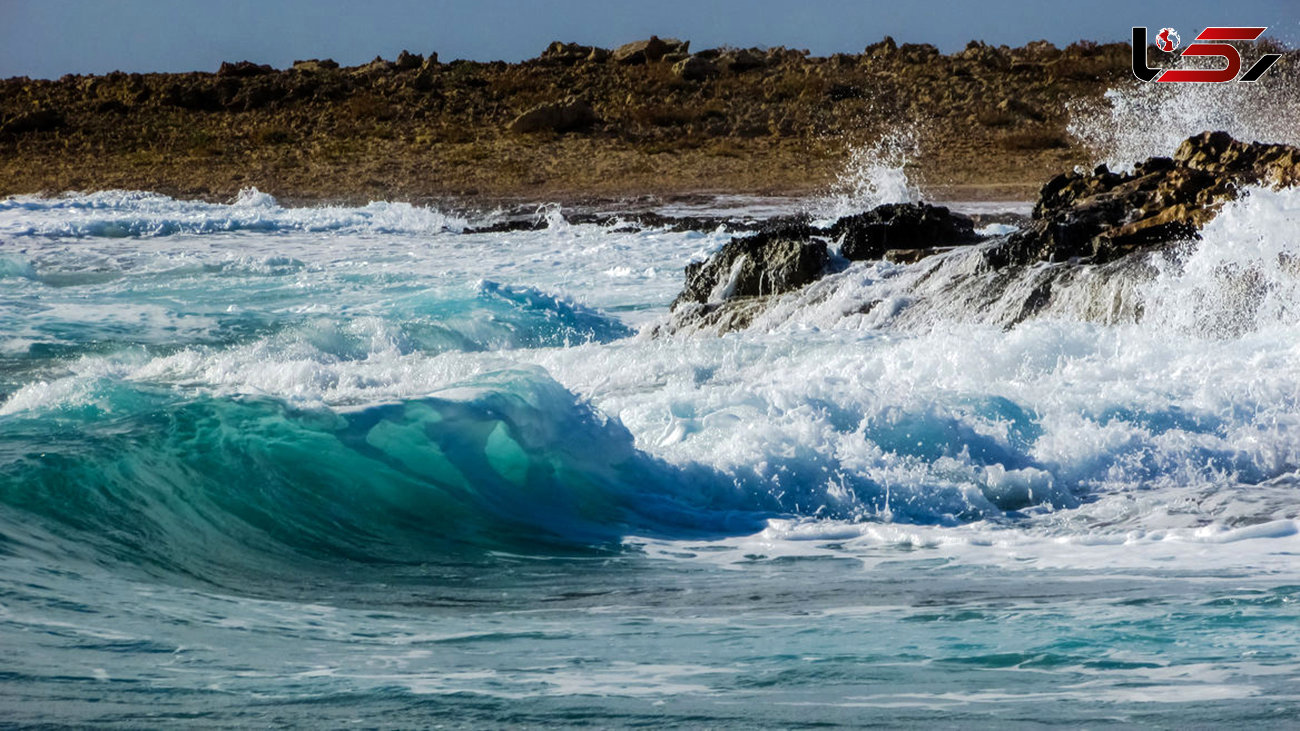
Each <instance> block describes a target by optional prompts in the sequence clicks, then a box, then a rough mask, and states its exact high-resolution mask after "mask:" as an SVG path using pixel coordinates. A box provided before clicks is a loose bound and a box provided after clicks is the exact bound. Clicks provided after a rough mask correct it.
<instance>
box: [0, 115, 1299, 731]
mask: <svg viewBox="0 0 1300 731" xmlns="http://www.w3.org/2000/svg"><path fill="white" fill-rule="evenodd" d="M1193 131H1198V130H1193ZM867 158H868V159H866V161H865V162H863V161H859V162H860V163H861V164H862V165H863V166H864V167H863V169H864V170H866V172H865V173H864V174H865V175H867V178H868V179H867V180H866V182H865V183H862V181H859V182H860V183H862V184H860V185H857V186H856V187H854V186H848V187H849V188H850V189H851V190H850V192H851V193H853V194H854V195H857V196H858V198H857V199H845V198H839V199H833V200H831V199H828V200H818V201H802V200H782V199H755V198H743V197H719V198H714V199H711V200H706V201H699V202H696V203H693V204H691V205H686V204H673V205H665V206H663V207H661V208H659V209H657V210H659V211H661V212H666V213H670V214H676V215H682V214H686V213H697V214H698V213H709V214H713V215H720V216H724V217H725V216H733V217H736V218H750V219H753V218H763V217H765V216H770V215H776V214H781V213H796V212H806V213H809V214H810V215H812V216H814V217H817V216H822V217H827V216H830V217H833V216H834V215H836V212H837V211H841V210H852V209H854V208H855V207H856V208H861V207H862V206H863V205H865V204H866V203H870V202H873V200H875V201H878V200H882V199H884V198H886V197H887V198H899V197H907V196H912V195H914V191H912V190H911V187H910V186H909V184H908V183H907V181H906V179H905V176H903V175H902V169H901V168H900V167H898V166H896V165H892V164H889V163H888V161H884V162H882V161H881V160H880V159H878V157H877V158H873V157H871V156H867ZM860 172H861V171H860ZM864 196H865V198H864ZM872 196H875V198H874V199H871V200H868V199H870V198H871V197H872ZM952 206H953V207H954V208H955V209H957V210H967V211H974V212H978V213H983V214H986V216H987V214H990V213H997V212H1003V211H1010V212H1012V213H1020V214H1023V213H1027V211H1028V206H1027V205H1025V204H989V203H980V204H973V203H971V204H964V203H960V202H957V203H954V204H952ZM564 212H565V211H563V210H561V209H560V208H559V207H557V206H553V205H551V206H542V207H540V208H539V209H538V211H537V214H536V216H537V220H538V221H541V222H543V223H544V225H543V226H542V227H540V228H538V229H536V230H517V231H497V232H495V233H482V232H480V233H475V232H473V229H474V228H476V227H481V226H484V225H486V224H490V223H492V222H493V221H496V220H499V218H500V217H499V215H497V214H493V213H491V212H488V213H482V212H480V213H455V212H451V211H442V210H438V209H436V208H432V207H420V206H412V205H408V204H403V203H391V202H376V203H371V204H370V205H367V206H361V207H329V206H317V207H291V206H286V205H282V204H280V203H279V202H277V201H276V200H275V199H274V198H272V197H271V196H268V195H266V194H263V193H259V192H257V191H255V190H248V191H245V192H244V193H242V194H241V195H240V196H239V197H238V198H237V199H236V200H234V201H233V202H231V203H227V204H215V203H203V202H194V201H183V200H176V199H172V198H169V197H166V196H163V195H159V194H155V193H148V192H123V191H109V192H100V193H92V194H75V193H70V194H65V195H61V196H53V197H36V196H19V197H12V198H8V199H5V200H3V201H0V657H3V663H2V664H0V726H28V725H41V726H46V727H58V726H84V725H90V724H95V725H105V726H110V727H112V726H117V727H123V728H139V727H160V726H162V727H166V726H181V725H184V726H199V727H240V726H247V727H256V728H267V727H316V728H326V727H328V728H339V727H346V728H397V727H424V728H457V727H470V728H482V727H500V726H546V727H558V728H567V727H579V726H585V727H597V728H605V727H625V726H654V727H660V726H665V727H673V726H677V727H692V728H696V727H708V728H754V727H774V728H811V727H817V728H827V727H837V726H844V727H863V726H873V725H878V726H925V727H970V726H997V727H1038V726H1048V725H1055V726H1066V727H1089V728H1105V727H1112V726H1114V727H1129V726H1133V725H1151V726H1155V727H1167V728H1187V727H1211V726H1212V727H1217V728H1232V727H1245V726H1260V725H1268V726H1270V727H1279V726H1291V725H1296V724H1300V694H1298V693H1297V688H1298V687H1300V685H1297V684H1298V683H1300V663H1298V661H1300V635H1297V633H1296V632H1295V628H1296V627H1297V621H1300V560H1298V559H1297V556H1298V555H1300V497H1298V495H1300V493H1298V490H1300V474H1298V472H1297V471H1298V470H1300V270H1298V269H1297V268H1296V266H1295V261H1296V256H1297V255H1300V238H1297V232H1298V231H1300V192H1298V191H1294V190H1292V191H1271V190H1266V189H1256V190H1252V191H1250V192H1249V194H1247V195H1245V196H1243V197H1242V198H1241V199H1240V200H1238V201H1237V202H1235V203H1233V204H1231V205H1230V206H1229V207H1228V208H1227V209H1226V210H1225V211H1224V212H1223V213H1222V214H1221V215H1220V216H1218V217H1217V218H1216V219H1214V220H1213V221H1212V222H1211V223H1210V224H1209V225H1208V226H1207V227H1206V229H1205V230H1204V232H1203V236H1202V239H1201V240H1199V241H1193V242H1189V243H1187V244H1186V245H1185V246H1184V247H1182V250H1181V253H1180V256H1178V257H1176V258H1174V259H1161V258H1155V259H1153V260H1151V261H1149V262H1145V263H1144V264H1143V265H1142V266H1132V265H1131V262H1130V263H1129V264H1127V265H1123V266H1109V265H1108V266H1100V267H1092V268H1087V267H1085V268H1083V269H1082V270H1081V271H1079V272H1076V273H1075V274H1073V275H1072V276H1070V277H1066V278H1064V279H1062V280H1060V281H1059V282H1058V283H1057V285H1056V286H1057V290H1056V296H1054V297H1053V300H1052V302H1053V304H1052V306H1051V307H1049V308H1047V309H1046V310H1045V311H1043V312H1040V313H1038V314H1036V315H1035V316H1033V317H1031V318H1028V319H1022V318H1019V317H1018V316H1017V313H1016V312H1014V311H1012V310H1011V309H1008V306H1006V305H1005V302H1007V301H1011V300H1012V299H1013V298H1004V297H1000V296H999V295H998V293H999V292H1012V291H1017V290H1019V289H1023V288H1028V287H1033V286H1036V284H1037V283H1038V282H1040V281H1041V279H1042V278H1043V277H1046V276H1055V275H1056V274H1059V272H1055V271H1054V270H1053V269H1052V267H1059V266H1062V265H1046V264H1045V265H1041V266H1039V267H1034V268H1031V269H1030V270H1029V271H1025V272H1020V273H1018V274H1016V275H1015V276H1014V277H1012V278H1011V279H1009V280H1006V279H1004V280H998V281H996V282H994V281H993V280H991V279H989V277H990V276H992V275H990V274H988V273H981V271H980V269H979V267H978V266H977V264H976V260H977V259H978V249H979V246H978V245H977V246H976V247H973V248H970V249H958V250H955V251H951V252H947V253H944V254H941V255H939V256H936V257H932V258H929V259H925V260H923V261H921V262H918V263H915V264H893V263H889V262H859V263H855V264H853V265H851V266H848V267H847V268H846V269H844V270H843V271H841V272H839V273H837V274H834V275H830V276H828V277H826V278H824V279H822V280H821V281H819V282H817V283H816V284H814V285H811V286H809V287H808V288H805V289H804V290H801V291H799V292H795V293H792V294H789V295H785V296H784V297H783V298H782V299H781V300H780V301H779V302H777V303H776V304H775V305H774V306H773V307H771V308H769V309H768V310H767V311H765V312H764V313H763V314H762V315H760V316H759V317H758V318H757V319H756V320H755V322H754V323H753V325H752V326H751V327H749V328H748V329H746V330H743V331H739V332H733V333H728V334H726V335H723V336H721V337H718V336H715V335H713V334H710V333H689V332H684V333H676V334H663V333H662V332H660V333H658V334H656V332H655V331H656V326H658V325H660V324H662V323H663V322H664V321H665V320H666V318H667V313H668V306H669V304H670V303H671V302H672V300H673V298H674V296H675V295H676V294H677V292H678V291H680V289H681V287H682V283H683V275H682V272H683V268H684V266H685V265H686V264H687V263H689V262H691V261H696V260H700V259H703V258H704V257H705V256H707V255H708V254H709V253H710V252H712V251H714V250H716V249H717V248H718V247H720V246H721V245H722V244H723V243H725V242H726V241H727V240H729V238H730V237H731V236H732V234H731V233H728V232H727V231H725V230H723V229H721V228H719V229H718V230H713V231H703V232H700V231H674V230H672V229H671V228H670V227H665V226H659V227H656V226H644V225H637V224H635V223H632V222H630V221H631V217H630V216H629V222H619V221H614V222H610V223H605V224H575V223H570V222H568V221H567V220H566V219H565V217H564V216H563V213H564ZM982 230H983V232H984V233H986V234H989V235H999V234H1004V233H1006V232H1008V231H1009V230H1011V226H1010V225H1009V224H1005V223H987V224H985V225H984V228H983V229H982ZM995 285H996V286H995ZM863 303H872V306H870V307H863V306H862V305H863Z"/></svg>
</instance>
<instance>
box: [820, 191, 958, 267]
mask: <svg viewBox="0 0 1300 731" xmlns="http://www.w3.org/2000/svg"><path fill="white" fill-rule="evenodd" d="M829 233H830V235H831V236H832V237H834V238H840V237H843V242H842V243H841V244H840V254H841V255H843V256H844V258H846V259H849V260H852V261H861V260H866V259H880V258H883V257H884V256H885V253H886V252H888V251H889V250H891V249H895V250H901V249H907V250H927V249H934V248H936V247H950V246H963V245H966V244H973V243H975V242H977V241H979V240H980V237H979V235H978V234H976V233H975V224H974V222H972V221H971V219H969V218H967V217H966V216H963V215H961V214H958V213H952V212H951V211H949V210H948V209H947V208H943V207H942V206H932V205H929V204H927V203H888V204H885V205H883V206H878V207H876V208H874V209H872V210H870V211H868V212H866V213H859V214H857V215H856V216H847V217H845V218H841V219H840V220H838V221H836V222H835V224H834V225H832V226H831V227H830V230H829ZM900 256H901V255H900ZM912 260H916V258H912Z"/></svg>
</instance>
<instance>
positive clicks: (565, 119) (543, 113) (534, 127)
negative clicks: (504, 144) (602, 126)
mask: <svg viewBox="0 0 1300 731" xmlns="http://www.w3.org/2000/svg"><path fill="white" fill-rule="evenodd" d="M599 121H600V118H599V117H597V116H596V111H595V110H594V109H592V108H591V105H590V104H588V103H587V102H585V101H582V100H581V99H575V98H573V97H569V98H568V99H565V100H564V101H561V102H551V103H547V104H539V105H537V106H535V107H533V108H532V109H529V110H528V111H526V112H524V113H523V114H520V115H519V116H518V117H515V120H514V121H513V122H511V123H510V131H511V132H514V133H516V134H532V133H534V132H547V131H549V132H573V131H576V130H583V129H587V128H589V127H591V126H592V125H594V124H596V123H597V122H599Z"/></svg>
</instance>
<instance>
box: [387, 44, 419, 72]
mask: <svg viewBox="0 0 1300 731" xmlns="http://www.w3.org/2000/svg"><path fill="white" fill-rule="evenodd" d="M393 65H394V66H396V67H397V70H398V71H414V70H416V69H418V68H420V67H421V66H423V65H424V56H421V55H419V54H416V53H411V52H410V51H407V50H405V49H403V51H402V52H401V53H399V54H397V61H396V63H394V64H393Z"/></svg>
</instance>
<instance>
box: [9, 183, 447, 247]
mask: <svg viewBox="0 0 1300 731" xmlns="http://www.w3.org/2000/svg"><path fill="white" fill-rule="evenodd" d="M465 226H466V222H465V220H464V219H460V218H456V217H453V216H448V215H445V214H443V213H441V212H439V211H437V210H435V209H432V208H424V207H418V206H413V205H411V204H409V203H389V202H384V201H376V202H372V203H370V204H369V205H367V206H363V207H361V208H348V207H341V206H325V207H307V208H285V207H282V206H281V205H280V204H279V203H278V202H277V201H276V200H275V198H273V197H272V196H270V195H267V194H266V193H262V192H261V191H259V190H257V189H256V188H245V189H243V190H241V191H240V192H239V195H238V196H236V197H235V199H234V200H233V201H231V202H230V203H228V204H221V203H204V202H202V201H181V200H176V199H174V198H170V197H168V196H165V195H159V194H157V193H142V192H133V191H103V192H98V193H90V194H65V195H63V196H59V197H57V198H46V197H41V196H13V197H10V198H6V199H4V200H0V235H7V236H61V237H107V238H123V237H152V236H172V235H175V234H181V233H188V234H202V233H215V232H221V231H257V232H262V233H275V232H284V231H311V232H326V231H341V232H352V233H364V232H370V233H376V234H424V233H437V232H439V231H458V230H461V229H463V228H464V227H465Z"/></svg>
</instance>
